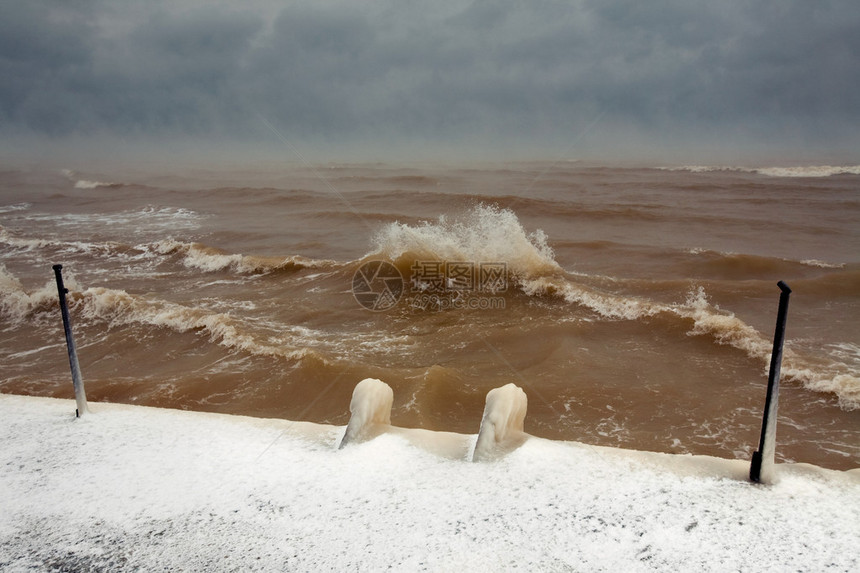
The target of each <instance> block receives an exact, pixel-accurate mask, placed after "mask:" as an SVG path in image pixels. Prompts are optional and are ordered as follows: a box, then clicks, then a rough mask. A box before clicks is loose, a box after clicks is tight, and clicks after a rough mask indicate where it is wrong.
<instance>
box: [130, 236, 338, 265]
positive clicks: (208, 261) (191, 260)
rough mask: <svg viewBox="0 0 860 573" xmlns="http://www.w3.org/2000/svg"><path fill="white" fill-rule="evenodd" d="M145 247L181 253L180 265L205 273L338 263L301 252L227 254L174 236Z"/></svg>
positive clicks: (163, 253)
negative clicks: (280, 254)
mask: <svg viewBox="0 0 860 573" xmlns="http://www.w3.org/2000/svg"><path fill="white" fill-rule="evenodd" d="M144 248H145V249H146V250H148V251H150V252H153V253H156V254H158V255H180V256H181V257H182V264H183V265H185V266H186V267H188V268H192V269H197V270H201V271H205V272H216V271H222V270H227V269H229V270H233V271H235V272H238V273H270V272H277V271H293V270H299V269H305V268H325V267H331V266H335V265H337V263H336V262H335V261H331V260H315V259H310V258H307V257H302V256H300V255H290V256H287V257H262V256H255V255H243V254H229V253H226V252H224V251H222V250H220V249H217V248H215V247H210V246H207V245H204V244H201V243H184V242H181V241H175V240H173V239H165V240H163V241H159V242H157V243H153V244H151V245H145V246H144Z"/></svg>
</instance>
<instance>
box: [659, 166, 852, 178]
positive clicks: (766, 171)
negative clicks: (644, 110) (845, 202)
mask: <svg viewBox="0 0 860 573" xmlns="http://www.w3.org/2000/svg"><path fill="white" fill-rule="evenodd" d="M658 169H661V170H663V171H687V172H689V173H712V172H720V171H735V172H739V173H757V174H759V175H767V176H768V177H830V176H833V175H860V165H841V166H840V165H802V166H790V167H740V166H730V165H681V166H677V167H659V168H658Z"/></svg>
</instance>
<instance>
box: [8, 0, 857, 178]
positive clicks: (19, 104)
mask: <svg viewBox="0 0 860 573" xmlns="http://www.w3.org/2000/svg"><path fill="white" fill-rule="evenodd" d="M0 6H2V17H0V146H2V147H0V149H6V150H9V149H15V148H19V147H20V146H24V145H25V144H27V145H32V146H35V147H39V146H53V147H52V148H54V149H57V148H62V147H63V146H66V147H74V148H76V149H80V148H82V147H83V148H88V149H91V150H93V151H94V152H98V151H99V149H100V146H101V147H102V148H105V149H107V148H110V149H115V148H116V147H117V146H120V147H121V146H123V145H127V146H146V145H150V146H152V147H153V148H156V149H157V148H159V147H161V146H165V145H166V146H168V148H170V145H174V146H179V145H182V146H186V147H188V148H194V147H196V146H199V147H200V148H201V149H204V148H208V147H218V148H220V149H222V150H230V149H235V150H248V149H277V150H278V152H281V153H283V152H284V149H285V146H286V148H288V149H291V150H294V151H296V152H298V150H304V152H305V153H310V154H312V155H315V156H318V157H319V156H324V155H328V157H326V158H327V159H330V158H334V157H337V155H338V154H342V155H343V156H344V157H348V156H350V154H352V155H355V156H356V157H363V158H374V159H383V160H384V159H385V158H386V157H389V156H390V157H394V156H395V155H404V156H407V157H409V156H410V155H413V156H415V157H420V156H421V155H422V154H425V153H428V154H432V153H436V154H441V155H445V154H449V155H451V156H454V157H456V156H459V155H469V154H472V155H475V156H477V157H493V156H494V155H497V156H499V157H501V156H523V157H528V158H534V157H538V156H543V157H546V158H549V159H560V158H569V157H570V158H575V157H578V156H595V157H600V156H612V155H631V156H634V157H635V156H636V154H645V155H650V156H654V157H661V156H662V155H665V156H667V157H668V156H671V155H672V154H677V153H682V154H686V155H692V156H693V157H692V158H693V159H698V160H699V161H700V162H703V163H705V162H707V161H708V158H709V157H710V156H711V154H719V153H722V154H723V155H724V156H729V157H731V155H732V154H736V155H738V156H746V155H747V154H749V153H758V154H761V155H763V156H767V155H770V156H772V157H778V156H779V154H780V153H789V154H790V153H793V154H795V155H798V154H799V155H802V156H809V157H816V158H823V159H827V158H833V159H834V160H846V159H848V160H850V159H851V158H852V157H854V155H855V149H860V147H858V144H860V134H858V132H860V129H858V126H860V121H858V120H860V63H858V62H860V3H858V2H857V1H856V0H841V1H829V0H816V1H814V2H812V1H807V0H802V1H801V0H777V1H732V0H724V1H717V2H714V1H709V2H698V1H692V0H677V1H672V0H653V1H650V2H642V1H641V0H569V1H543V0H534V1H529V2H525V1H518V2H515V1H508V0H493V1H473V2H469V1H465V0H460V1H449V0H434V1H433V2H427V1H426V0H423V1H414V0H380V1H375V2H362V1H357V0H343V1H341V0H336V1H331V0H313V1H303V2H297V1H291V0H286V1H279V2H277V1H268V0H253V1H247V2H232V3H231V2H203V1H199V0H174V1H160V0H155V1H148V2H139V1H132V0H109V1H108V0H27V1H20V0H0Z"/></svg>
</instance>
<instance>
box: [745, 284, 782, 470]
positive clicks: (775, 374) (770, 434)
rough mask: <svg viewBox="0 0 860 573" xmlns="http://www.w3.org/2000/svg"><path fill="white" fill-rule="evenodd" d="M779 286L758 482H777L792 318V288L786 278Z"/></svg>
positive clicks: (756, 462) (756, 463) (755, 459)
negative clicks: (782, 380) (782, 379)
mask: <svg viewBox="0 0 860 573" xmlns="http://www.w3.org/2000/svg"><path fill="white" fill-rule="evenodd" d="M777 286H778V287H779V290H780V291H782V292H781V293H780V295H779V312H778V313H777V315H776V330H775V331H774V334H773V352H771V356H770V371H769V373H768V377H767V398H766V399H765V403H764V415H763V416H762V420H761V437H760V438H759V442H758V450H757V451H755V452H753V456H752V463H751V464H750V480H752V481H754V482H757V483H773V478H774V475H773V466H774V453H775V451H776V418H777V406H778V403H779V370H780V367H781V366H782V347H783V342H785V323H786V319H787V318H788V297H789V296H790V295H791V289H790V288H788V285H787V284H785V283H784V282H782V281H779V282H778V283H777Z"/></svg>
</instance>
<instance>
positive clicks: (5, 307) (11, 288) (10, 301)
mask: <svg viewBox="0 0 860 573" xmlns="http://www.w3.org/2000/svg"><path fill="white" fill-rule="evenodd" d="M63 280H64V283H65V285H66V287H67V288H69V289H75V288H78V283H77V281H76V280H75V275H74V274H73V273H71V272H66V273H65V275H64V277H63ZM56 301H57V286H56V283H55V282H54V281H53V280H50V281H48V282H46V283H45V285H44V286H42V287H41V288H38V289H36V290H33V291H29V292H28V291H27V290H26V289H25V288H24V285H23V284H21V281H20V280H18V278H17V277H15V276H14V275H13V274H12V273H10V272H9V271H8V270H7V269H6V265H4V264H3V263H0V316H2V317H3V324H2V326H3V327H18V326H20V325H21V324H22V323H24V322H26V321H30V320H32V319H33V315H34V313H36V312H38V311H40V310H43V309H47V308H51V307H52V306H53V305H54V304H55V303H56Z"/></svg>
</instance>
